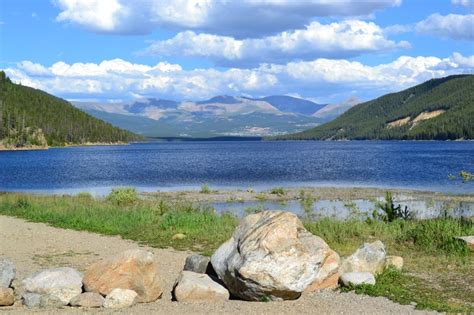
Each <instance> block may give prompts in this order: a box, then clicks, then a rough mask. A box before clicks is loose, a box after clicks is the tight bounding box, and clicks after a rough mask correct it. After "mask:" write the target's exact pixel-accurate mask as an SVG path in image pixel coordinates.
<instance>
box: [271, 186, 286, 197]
mask: <svg viewBox="0 0 474 315" xmlns="http://www.w3.org/2000/svg"><path fill="white" fill-rule="evenodd" d="M270 193H271V194H273V195H278V196H283V195H284V194H285V190H284V189H283V187H274V188H272V190H271V191H270Z"/></svg>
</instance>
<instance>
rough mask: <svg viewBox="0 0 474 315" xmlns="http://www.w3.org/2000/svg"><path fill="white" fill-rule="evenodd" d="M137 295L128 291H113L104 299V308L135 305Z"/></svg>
mask: <svg viewBox="0 0 474 315" xmlns="http://www.w3.org/2000/svg"><path fill="white" fill-rule="evenodd" d="M137 300H138V294H137V292H135V291H133V290H128V289H113V290H112V291H111V292H110V293H109V295H107V296H106V297H105V301H104V307H105V308H124V307H129V306H132V305H134V304H136V303H137Z"/></svg>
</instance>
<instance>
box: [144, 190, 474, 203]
mask: <svg viewBox="0 0 474 315" xmlns="http://www.w3.org/2000/svg"><path fill="white" fill-rule="evenodd" d="M282 188H283V191H284V194H274V193H273V194H272V193H271V189H270V190H264V191H254V190H252V189H251V188H249V189H248V190H236V189H233V190H231V189H229V190H225V189H220V190H213V189H212V187H211V188H210V192H209V193H202V192H200V190H182V191H167V192H160V191H158V192H145V193H143V195H144V196H146V197H150V198H157V199H165V200H170V201H183V200H186V201H190V202H235V201H237V202H238V201H261V200H270V201H288V200H297V199H300V198H301V194H302V193H304V195H305V196H311V197H312V198H313V199H314V200H340V201H349V200H356V199H366V200H375V199H377V198H383V197H384V196H385V193H386V192H387V191H390V192H392V194H393V195H394V196H395V197H397V196H402V197H403V199H415V200H434V201H447V202H450V201H453V202H456V201H458V202H459V201H465V202H474V194H448V193H439V192H432V191H421V190H410V189H388V188H380V189H378V188H357V187H354V188H341V187H299V188H292V187H282Z"/></svg>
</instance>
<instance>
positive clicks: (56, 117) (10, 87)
mask: <svg viewBox="0 0 474 315" xmlns="http://www.w3.org/2000/svg"><path fill="white" fill-rule="evenodd" d="M138 139H140V137H139V136H137V135H135V134H133V133H131V132H129V131H125V130H122V129H119V128H116V127H113V126H112V125H110V124H108V123H106V122H104V121H101V120H99V119H96V118H94V117H92V116H90V115H89V114H86V113H84V112H82V111H81V110H79V109H77V108H75V107H73V106H72V105H71V104H70V103H69V102H67V101H65V100H63V99H60V98H57V97H54V96H52V95H50V94H48V93H45V92H43V91H40V90H36V89H33V88H30V87H26V86H22V85H19V84H15V83H13V82H11V81H10V79H9V78H8V77H7V76H6V75H5V72H3V71H0V148H1V147H3V148H22V147H45V146H47V145H49V146H63V145H68V144H84V143H99V142H100V143H116V142H129V141H132V140H138Z"/></svg>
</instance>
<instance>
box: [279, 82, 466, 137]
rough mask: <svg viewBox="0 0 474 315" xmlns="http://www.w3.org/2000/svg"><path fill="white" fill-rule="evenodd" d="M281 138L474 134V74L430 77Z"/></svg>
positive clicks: (455, 135)
mask: <svg viewBox="0 0 474 315" xmlns="http://www.w3.org/2000/svg"><path fill="white" fill-rule="evenodd" d="M277 139H293V140H300V139H302V140H303V139H323V140H342V139H354V140H357V139H359V140H364V139H407V140H408V139H411V140H449V139H451V140H454V139H474V76H473V75H454V76H449V77H445V78H441V79H432V80H429V81H427V82H425V83H422V84H420V85H417V86H414V87H412V88H409V89H407V90H404V91H401V92H398V93H391V94H387V95H384V96H382V97H379V98H377V99H375V100H372V101H369V102H366V103H362V104H359V105H357V106H354V107H353V108H351V109H350V110H348V111H347V112H345V113H344V114H343V115H341V116H340V117H338V118H336V119H335V120H333V121H331V122H329V123H326V124H324V125H321V126H318V127H315V128H313V129H309V130H306V131H303V132H300V133H295V134H289V135H284V136H280V137H277Z"/></svg>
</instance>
